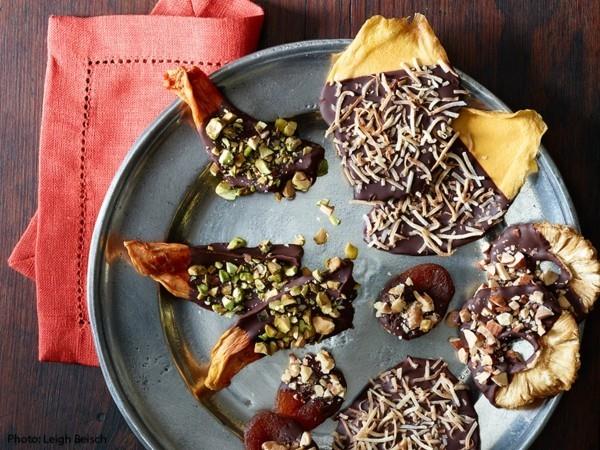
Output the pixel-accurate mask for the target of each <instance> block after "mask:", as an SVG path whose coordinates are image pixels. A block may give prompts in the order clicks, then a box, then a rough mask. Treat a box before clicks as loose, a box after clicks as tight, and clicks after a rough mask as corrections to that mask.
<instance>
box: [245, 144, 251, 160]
mask: <svg viewBox="0 0 600 450" xmlns="http://www.w3.org/2000/svg"><path fill="white" fill-rule="evenodd" d="M252 152H253V150H252V148H251V147H250V146H249V145H246V148H244V156H245V157H246V158H248V157H249V156H250V155H251V154H252Z"/></svg>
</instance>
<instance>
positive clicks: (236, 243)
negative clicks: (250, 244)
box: [227, 236, 247, 250]
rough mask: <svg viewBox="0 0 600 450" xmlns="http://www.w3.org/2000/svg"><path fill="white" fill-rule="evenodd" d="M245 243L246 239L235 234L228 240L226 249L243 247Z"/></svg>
mask: <svg viewBox="0 0 600 450" xmlns="http://www.w3.org/2000/svg"><path fill="white" fill-rule="evenodd" d="M246 244H247V242H246V239H244V238H242V237H239V236H236V237H234V238H233V239H232V240H231V241H229V244H227V250H234V249H236V248H240V247H245V246H246Z"/></svg>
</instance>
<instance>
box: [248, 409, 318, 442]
mask: <svg viewBox="0 0 600 450" xmlns="http://www.w3.org/2000/svg"><path fill="white" fill-rule="evenodd" d="M244 445H245V446H246V450H318V448H317V446H316V444H315V443H314V442H313V440H312V437H311V435H310V433H308V432H306V431H304V430H303V429H302V427H301V426H300V425H298V424H297V423H296V422H294V421H293V420H292V419H290V418H287V417H283V416H280V415H279V414H276V413H274V412H271V411H261V412H259V413H258V414H256V415H255V416H254V417H252V419H250V421H249V422H248V423H247V424H246V427H245V431H244Z"/></svg>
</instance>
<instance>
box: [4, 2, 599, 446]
mask: <svg viewBox="0 0 600 450" xmlns="http://www.w3.org/2000/svg"><path fill="white" fill-rule="evenodd" d="M221 1H226V0H221ZM154 3H155V0H135V1H133V0H122V1H113V0H96V1H93V2H91V1H88V0H52V1H50V0H45V1H37V0H30V1H24V0H10V1H9V0H0V30H1V33H2V38H1V44H0V63H1V64H0V112H1V122H0V124H1V125H0V132H1V138H0V146H1V147H2V150H1V151H0V183H1V184H0V187H1V190H0V195H1V197H0V205H1V208H2V210H1V213H0V261H2V262H1V263H0V330H1V333H2V336H1V338H0V448H12V447H11V446H10V445H9V444H8V443H7V435H8V434H9V433H18V434H19V435H27V434H29V435H41V434H46V435H62V434H65V433H67V434H70V435H73V434H74V433H79V434H82V435H83V434H88V435H99V434H102V435H104V436H105V437H106V438H107V440H108V443H107V444H99V445H97V446H96V447H97V448H127V449H130V448H139V447H141V446H140V444H138V443H137V441H136V439H135V437H134V436H133V434H132V433H131V432H130V431H129V429H128V427H127V425H126V424H125V421H124V420H123V419H122V417H121V415H120V414H119V412H118V410H117V408H116V407H115V405H114V403H113V401H112V400H111V398H110V395H109V394H108V391H107V389H106V387H105V385H104V381H103V379H102V375H101V374H100V370H99V369H95V368H89V367H79V366H73V365H64V364H52V363H46V364H40V363H39V362H38V361H37V331H36V330H37V323H36V312H35V288H34V285H33V283H32V282H30V281H29V280H27V279H24V278H22V277H21V276H20V275H18V274H17V273H16V272H13V271H11V270H10V269H9V268H8V267H7V266H6V264H5V261H6V259H7V258H8V255H9V253H10V250H11V249H12V247H13V245H14V244H15V243H16V242H17V239H18V238H19V235H20V233H21V232H22V231H23V230H24V229H25V226H26V225H27V222H28V220H29V218H30V217H31V215H32V214H33V212H34V210H35V207H36V201H37V200H36V194H37V147H38V137H39V122H40V114H41V105H42V92H43V79H44V70H45V65H46V42H45V40H46V27H47V18H48V16H49V15H50V14H58V15H78V16H88V15H104V14H132V13H135V14H144V13H147V12H148V11H150V9H151V7H152V6H153V4H154ZM260 3H261V4H262V5H263V6H264V9H265V13H266V21H265V25H264V28H263V34H262V38H261V41H260V46H261V47H268V46H272V45H277V44H281V43H284V42H291V41H299V40H303V39H315V38H336V37H350V36H352V35H353V34H354V33H356V31H357V30H358V28H359V27H360V25H361V24H362V23H363V21H364V20H365V19H366V18H368V17H369V16H371V15H374V14H383V15H387V16H404V15H408V14H411V13H413V12H415V11H420V12H423V13H425V14H426V15H427V17H428V18H429V20H430V21H431V22H432V24H433V26H434V29H435V30H436V32H437V34H438V36H439V37H440V39H441V41H442V42H443V43H444V46H445V47H446V49H447V51H448V53H449V55H450V58H451V60H452V62H453V63H454V65H456V66H457V67H458V68H460V69H462V70H464V71H465V72H466V73H468V74H470V75H471V76H473V77H474V78H475V79H477V80H478V81H480V82H481V83H483V84H484V85H485V86H487V87H488V88H489V89H491V90H492V91H493V92H494V93H496V94H497V95H498V96H499V97H500V98H501V99H503V100H504V101H505V102H506V103H507V104H508V105H509V106H510V107H511V108H514V109H517V108H534V109H536V110H537V111H539V112H540V113H541V114H542V115H543V116H544V118H545V120H546V122H547V123H548V126H549V131H548V133H547V134H546V136H545V137H544V144H545V145H546V148H547V149H548V151H549V152H550V154H551V155H552V158H554V161H555V162H556V163H557V165H558V167H559V168H560V171H561V173H562V175H563V177H564V180H565V182H566V184H567V187H568V189H569V191H570V192H571V195H572V196H573V200H574V202H575V205H576V207H577V211H578V213H579V218H580V220H581V226H582V229H583V232H584V234H585V235H586V236H587V237H588V238H590V239H591V240H592V241H593V242H594V243H595V245H596V247H600V227H598V225H597V222H598V220H599V219H600V217H599V214H598V208H599V205H600V183H599V182H598V177H599V175H598V174H600V90H599V89H598V86H599V85H600V71H599V70H598V69H599V68H600V36H599V32H598V29H599V27H600V2H598V1H597V0H590V1H588V2H583V1H563V2H560V1H555V0H537V1H518V0H504V1H500V0H498V1H495V2H494V1H491V0H481V1H472V2H471V1H460V2H459V1H444V2H438V1H430V0H423V1H419V0H414V1H400V0H395V1H392V0H389V1H385V0H381V1H375V0H373V1H369V0H362V1H359V0H356V1H344V0H336V1H334V0H279V1H261V2H260ZM599 320H600V317H599V313H598V311H596V312H595V313H593V314H592V315H591V317H590V318H589V319H588V326H587V328H586V331H585V334H584V338H583V348H582V361H583V365H582V368H581V371H580V374H579V380H578V382H577V383H576V384H575V386H574V387H573V389H572V390H571V391H570V392H568V393H567V394H565V395H564V397H563V399H562V401H561V403H560V405H559V406H558V409H557V410H556V413H555V414H554V415H553V416H552V418H551V419H550V421H549V422H548V425H547V426H546V428H545V430H544V431H543V432H542V434H541V436H540V437H539V438H538V439H537V441H536V443H535V445H534V447H533V448H535V449H598V448H600V436H599V435H600V432H599V430H600V426H599V425H600V407H599V406H598V405H599V403H600V387H599V386H600V358H599V357H598V356H597V355H598V348H600V345H599V344H600V342H599V341H600V339H599V337H600V323H599ZM26 447H27V446H19V448H26ZM34 447H35V446H34ZM38 447H39V446H38ZM43 447H44V448H48V447H49V446H48V445H44V446H43ZM81 447H85V446H78V448H81ZM90 447H92V446H90ZM39 448H41V447H39ZM215 450H220V449H215Z"/></svg>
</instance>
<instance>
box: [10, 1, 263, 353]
mask: <svg viewBox="0 0 600 450" xmlns="http://www.w3.org/2000/svg"><path fill="white" fill-rule="evenodd" d="M262 19H263V12H262V9H261V8H260V7H258V6H257V5H255V4H254V3H252V2H250V1H249V0H227V1H223V0H161V1H159V2H158V3H157V5H156V6H155V8H154V10H153V11H152V13H151V15H147V16H144V15H139V16H101V17H89V18H80V17H51V18H50V20H49V26H48V63H47V64H48V65H47V69H46V81H45V87H44V89H45V91H44V99H43V111H42V124H41V136H40V157H39V158H40V159H39V190H38V211H37V213H36V214H35V216H34V217H33V219H32V220H31V223H30V224H29V226H28V227H27V230H26V231H25V233H24V234H23V236H22V237H21V239H20V241H19V243H18V244H17V246H16V247H15V249H14V250H13V253H12V255H11V256H10V258H9V265H10V266H11V267H12V268H14V269H15V270H17V271H19V272H21V273H22V274H23V275H25V276H27V277H30V278H32V279H34V280H35V282H36V285H37V312H38V325H39V358H40V360H42V361H61V362H70V363H79V364H85V365H97V364H98V360H97V357H96V354H95V350H94V345H93V342H92V332H91V329H90V323H89V320H88V312H87V307H86V300H85V295H86V286H85V280H86V267H87V259H88V250H89V243H90V239H91V235H92V231H93V228H94V222H95V220H96V215H97V213H98V210H99V208H100V204H101V202H102V199H103V197H104V194H105V192H106V189H107V188H108V185H109V183H110V181H111V179H112V176H113V174H114V173H115V171H116V170H117V168H118V166H119V164H120V162H121V160H122V159H123V157H124V155H125V153H126V152H127V150H128V149H129V147H130V146H131V145H132V144H133V142H134V141H135V139H136V137H137V136H138V135H139V134H140V133H141V132H142V131H143V130H144V129H145V128H146V127H147V126H148V124H150V122H151V121H152V120H153V119H154V118H155V117H156V116H157V115H158V114H159V113H160V112H161V110H163V109H164V108H165V107H166V106H167V105H168V104H169V103H171V102H172V101H173V96H172V94H170V93H168V92H167V91H166V90H165V89H163V87H162V74H163V72H164V71H165V70H166V69H168V68H170V67H173V66H175V65H177V64H184V65H186V64H187V65H192V64H193V65H197V66H199V67H201V68H202V69H203V70H205V71H206V72H209V73H210V72H213V71H214V70H216V69H218V68H219V67H221V66H222V65H223V64H226V63H227V62H229V61H231V60H234V59H236V58H239V57H240V56H242V55H244V54H246V53H249V52H251V51H252V50H254V48H255V47H256V44H257V41H258V36H259V33H260V27H261V25H262Z"/></svg>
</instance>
